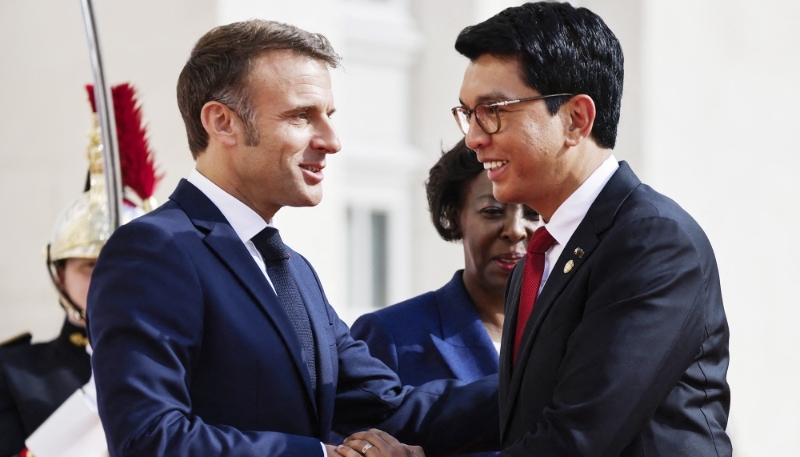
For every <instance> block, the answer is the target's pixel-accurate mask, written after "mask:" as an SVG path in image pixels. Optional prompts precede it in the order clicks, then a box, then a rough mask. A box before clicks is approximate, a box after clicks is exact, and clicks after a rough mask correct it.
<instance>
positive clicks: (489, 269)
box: [351, 140, 539, 386]
mask: <svg viewBox="0 0 800 457" xmlns="http://www.w3.org/2000/svg"><path fill="white" fill-rule="evenodd" d="M425 187H426V191H427V196H428V207H429V209H430V212H431V219H432V220H433V225H434V227H436V230H437V231H438V232H439V235H441V237H442V238H443V239H444V240H445V241H458V240H461V242H462V245H463V247H464V269H463V270H458V271H456V272H455V274H454V275H453V278H452V279H451V280H450V282H448V283H447V284H445V285H444V287H442V288H441V289H439V290H436V291H433V292H428V293H425V294H422V295H419V296H417V297H414V298H411V299H409V300H406V301H404V302H402V303H398V304H395V305H392V306H389V307H387V308H384V309H381V310H379V311H375V312H373V313H369V314H365V315H363V316H361V317H360V318H358V320H356V322H355V323H354V324H353V326H352V328H351V334H352V335H353V337H354V338H356V339H361V340H364V341H365V342H366V343H367V345H368V346H369V350H370V353H371V354H372V355H373V356H374V357H377V358H379V359H381V360H382V361H383V362H384V363H386V365H388V366H389V367H390V368H392V369H393V370H394V371H395V372H396V373H397V374H398V375H399V376H400V379H401V381H402V382H403V384H404V385H405V384H409V385H413V386H418V385H420V384H423V383H425V382H428V381H432V380H434V379H459V380H462V381H466V382H471V381H474V380H477V379H479V378H482V377H484V376H488V375H491V374H495V373H497V371H498V354H499V351H500V335H501V333H502V329H503V319H504V313H503V311H504V290H505V286H506V281H507V280H508V277H509V275H510V274H511V270H512V269H513V268H514V265H516V263H517V262H518V261H519V260H520V259H522V258H523V257H524V256H525V250H526V248H527V245H528V240H529V239H530V237H531V235H532V234H533V232H534V230H536V227H537V226H538V222H539V215H538V214H537V213H536V212H535V211H534V210H532V209H531V208H528V207H526V206H523V205H519V204H507V203H500V202H498V201H497V200H495V198H494V196H493V195H492V182H491V181H489V178H488V177H487V176H486V173H484V168H483V164H482V163H480V162H478V159H477V157H476V156H475V153H474V152H473V151H472V150H470V149H469V148H467V147H466V145H465V144H464V140H461V141H460V142H459V143H458V144H457V145H456V146H455V147H453V149H451V150H449V151H447V152H445V153H444V154H443V155H442V157H441V158H440V159H439V161H438V162H437V163H436V165H434V166H433V168H431V170H430V174H429V177H428V181H427V182H426V185H425Z"/></svg>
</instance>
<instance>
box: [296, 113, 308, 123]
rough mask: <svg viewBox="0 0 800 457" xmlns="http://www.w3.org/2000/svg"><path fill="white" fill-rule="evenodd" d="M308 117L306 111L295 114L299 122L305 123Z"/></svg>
mask: <svg viewBox="0 0 800 457" xmlns="http://www.w3.org/2000/svg"><path fill="white" fill-rule="evenodd" d="M309 117H310V116H309V115H308V111H301V112H299V113H297V118H298V119H300V120H303V121H307V120H308V118H309Z"/></svg>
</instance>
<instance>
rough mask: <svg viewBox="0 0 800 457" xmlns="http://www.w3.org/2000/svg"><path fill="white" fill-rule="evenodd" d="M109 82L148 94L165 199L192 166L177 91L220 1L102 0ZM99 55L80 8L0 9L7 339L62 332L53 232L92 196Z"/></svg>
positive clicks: (1, 323)
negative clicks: (48, 252)
mask: <svg viewBox="0 0 800 457" xmlns="http://www.w3.org/2000/svg"><path fill="white" fill-rule="evenodd" d="M95 7H96V15H97V20H98V26H99V32H100V37H101V46H102V50H103V55H104V58H105V61H106V62H105V64H106V79H107V80H108V82H109V83H111V84H118V83H121V82H126V81H130V82H132V83H133V84H134V85H135V86H136V87H137V88H138V89H139V95H140V101H141V103H142V106H143V111H144V118H145V122H146V123H148V124H149V132H150V143H151V146H152V148H153V149H154V150H155V151H156V155H157V162H158V164H159V165H160V167H161V169H162V170H164V171H165V172H166V177H165V178H164V181H163V183H162V184H161V187H160V188H159V190H158V192H157V194H156V195H157V197H158V199H159V201H162V202H163V201H164V200H165V199H166V197H167V196H168V195H169V193H170V192H171V190H172V189H173V188H174V187H175V184H176V183H177V180H178V179H179V178H180V177H181V176H183V175H185V174H186V172H187V171H188V170H190V169H191V166H192V165H191V164H192V160H191V155H190V153H189V149H188V147H187V145H186V137H185V134H184V130H183V122H182V121H181V118H180V114H179V113H178V109H177V105H176V102H175V83H176V81H177V78H178V73H179V72H180V69H181V68H182V67H183V62H184V61H185V60H186V58H187V57H188V54H189V49H191V46H192V44H193V43H194V41H195V40H196V39H197V38H199V37H200V35H201V34H202V33H204V32H205V31H206V30H208V29H209V28H210V27H211V26H212V25H213V24H214V10H213V2H212V1H210V0H199V1H198V0H172V1H169V2H162V1H157V0H142V1H138V2H125V3H121V2H116V1H113V0H96V1H95ZM92 82H93V81H92V73H91V65H90V63H89V48H88V45H87V41H86V33H85V29H84V25H83V17H82V13H81V8H80V2H78V1H68V2H65V1H60V0H25V1H14V0H3V1H0V104H1V105H0V106H2V111H0V138H3V143H2V145H1V146H0V160H2V167H0V208H2V216H0V218H2V219H1V221H2V223H0V252H2V254H3V255H2V259H3V260H2V262H0V313H2V316H3V318H2V319H0V340H2V339H5V338H7V337H9V336H11V335H14V334H16V333H19V332H21V331H23V330H30V331H32V332H33V334H34V339H35V340H47V339H50V338H52V337H53V336H55V335H56V334H57V333H58V330H59V328H60V325H61V321H62V320H63V316H64V314H63V312H62V311H60V308H59V306H58V304H57V299H56V294H55V291H54V289H53V287H52V285H51V284H50V280H49V278H48V276H47V271H46V269H45V260H44V256H43V247H44V245H45V244H46V243H47V241H48V238H49V236H50V231H51V229H52V227H53V223H54V222H55V220H56V217H57V215H58V214H59V212H60V211H61V210H62V208H64V207H65V206H66V205H67V203H68V202H70V201H71V200H72V199H74V198H77V197H78V196H79V195H80V193H81V191H82V190H83V183H84V180H85V179H86V170H87V166H88V162H87V160H86V145H87V133H88V131H89V129H90V127H91V125H92V117H91V108H90V106H89V103H88V101H87V96H86V92H85V90H84V88H83V86H84V85H85V84H87V83H92Z"/></svg>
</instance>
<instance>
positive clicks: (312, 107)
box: [283, 105, 336, 117]
mask: <svg viewBox="0 0 800 457" xmlns="http://www.w3.org/2000/svg"><path fill="white" fill-rule="evenodd" d="M298 111H321V110H320V109H319V106H318V105H303V106H296V107H294V108H292V109H290V110H286V111H284V113H283V114H284V115H286V116H288V115H290V114H292V113H296V112H298ZM335 112H336V108H333V109H331V110H330V111H328V112H327V113H325V114H327V115H328V117H330V116H333V113H335Z"/></svg>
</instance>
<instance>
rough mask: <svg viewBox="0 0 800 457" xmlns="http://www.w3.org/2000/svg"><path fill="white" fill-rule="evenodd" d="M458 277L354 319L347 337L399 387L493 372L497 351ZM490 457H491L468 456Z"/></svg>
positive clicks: (473, 377) (472, 378) (467, 378)
mask: <svg viewBox="0 0 800 457" xmlns="http://www.w3.org/2000/svg"><path fill="white" fill-rule="evenodd" d="M462 273H463V270H458V271H457V272H456V273H455V274H454V275H453V279H451V280H450V282H448V283H447V284H446V285H445V286H444V287H442V288H441V289H439V290H437V291H435V292H428V293H425V294H422V295H419V296H417V297H414V298H411V299H409V300H406V301H404V302H402V303H397V304H396V305H392V306H389V307H386V308H383V309H381V310H379V311H375V312H373V313H369V314H365V315H363V316H361V317H359V318H358V319H357V320H356V322H355V323H354V324H353V327H352V328H351V329H350V333H351V334H352V335H353V338H355V339H357V340H363V341H364V342H366V343H367V346H369V353H370V354H371V355H372V356H373V357H377V358H379V359H380V360H381V361H382V362H383V363H385V364H386V365H387V366H388V367H389V368H391V369H392V370H394V372H395V373H397V374H398V375H399V376H400V381H401V382H402V383H403V384H408V385H412V386H418V385H421V384H424V383H426V382H429V381H433V380H435V379H458V380H460V381H464V382H472V381H475V380H478V379H480V378H483V377H485V376H488V375H493V374H497V350H496V349H495V347H494V344H493V343H492V340H491V338H489V334H488V333H487V332H486V329H485V328H484V326H483V322H481V320H480V318H479V317H478V313H477V312H476V311H475V305H474V304H473V303H472V299H471V298H470V297H469V294H467V289H466V288H465V287H464V281H463V280H462V279H461V274H462ZM493 455H497V454H496V453H494V452H491V453H481V454H470V456H474V457H478V456H482V457H488V456H493ZM465 457H466V456H465Z"/></svg>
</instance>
